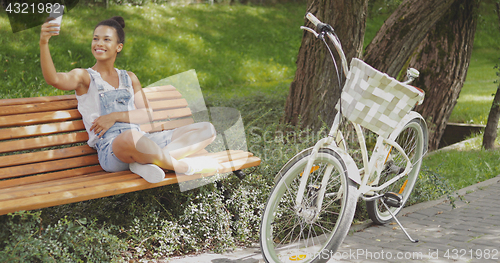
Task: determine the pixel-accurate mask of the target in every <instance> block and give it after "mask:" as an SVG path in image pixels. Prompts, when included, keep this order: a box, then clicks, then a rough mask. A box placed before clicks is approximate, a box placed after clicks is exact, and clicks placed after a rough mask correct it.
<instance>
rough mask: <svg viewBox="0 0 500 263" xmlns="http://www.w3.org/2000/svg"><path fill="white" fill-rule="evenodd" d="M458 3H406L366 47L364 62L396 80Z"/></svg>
mask: <svg viewBox="0 0 500 263" xmlns="http://www.w3.org/2000/svg"><path fill="white" fill-rule="evenodd" d="M453 2H455V0H404V1H403V3H401V5H399V6H398V8H397V9H396V10H395V11H394V12H393V13H392V15H391V16H390V17H389V18H388V19H387V20H386V21H385V22H384V24H383V25H382V27H381V28H380V30H379V31H378V32H377V35H376V36H375V37H374V38H373V40H372V41H371V42H370V44H369V45H368V46H367V47H366V52H365V55H364V61H365V62H366V63H368V64H370V65H371V66H372V67H374V68H376V69H378V70H380V71H382V72H385V73H387V74H388V75H390V76H393V77H397V76H398V74H399V72H400V71H401V69H402V68H403V66H404V65H405V63H407V62H408V58H410V56H411V55H412V54H413V51H414V50H415V49H416V48H417V47H418V45H419V44H420V42H421V41H422V40H423V39H424V37H425V35H426V34H427V32H429V30H431V29H432V28H433V26H434V24H435V23H436V22H437V21H438V20H439V19H440V18H441V17H442V16H443V15H444V14H445V13H446V11H448V10H449V8H450V6H451V5H452V4H453Z"/></svg>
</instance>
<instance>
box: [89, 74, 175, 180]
mask: <svg viewBox="0 0 500 263" xmlns="http://www.w3.org/2000/svg"><path fill="white" fill-rule="evenodd" d="M87 71H88V72H89V74H90V77H91V79H92V81H93V82H94V83H95V87H96V88H97V90H98V93H99V111H100V116H104V115H107V114H110V113H112V112H122V111H131V110H134V109H135V106H134V95H133V92H134V89H133V87H132V84H131V81H130V77H129V76H128V74H127V71H126V70H120V71H119V79H120V84H119V88H118V89H115V88H114V87H113V86H111V85H110V84H108V83H107V82H105V81H104V80H103V79H102V78H101V76H100V74H99V73H97V72H96V71H93V70H91V69H87ZM122 87H124V88H122ZM127 130H135V131H139V132H141V133H143V134H144V135H145V136H146V137H148V138H149V139H151V140H153V141H154V142H155V143H156V144H158V146H159V147H161V148H164V147H165V146H166V145H167V144H168V143H170V142H171V139H172V133H173V131H172V130H170V131H163V132H156V133H151V134H149V133H145V132H143V131H141V129H140V127H139V125H138V124H135V123H125V122H115V124H113V126H111V128H109V130H107V131H106V132H105V133H104V135H103V136H102V137H101V138H100V139H99V140H98V141H97V143H96V146H95V147H96V149H97V155H98V158H99V163H100V165H101V167H102V168H103V169H104V170H105V171H107V172H117V171H125V170H128V169H129V167H128V163H124V162H122V161H121V160H119V159H118V158H117V157H116V156H115V155H114V153H113V149H112V147H111V145H112V143H113V140H114V139H115V138H116V137H117V136H118V135H120V134H121V133H122V132H124V131H127Z"/></svg>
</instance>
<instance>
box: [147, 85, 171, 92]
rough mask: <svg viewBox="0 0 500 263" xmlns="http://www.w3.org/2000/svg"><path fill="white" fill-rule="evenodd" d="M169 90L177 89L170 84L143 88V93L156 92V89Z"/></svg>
mask: <svg viewBox="0 0 500 263" xmlns="http://www.w3.org/2000/svg"><path fill="white" fill-rule="evenodd" d="M171 90H177V89H176V88H175V87H174V86H172V85H165V86H156V87H147V88H143V91H144V93H149V92H158V91H171Z"/></svg>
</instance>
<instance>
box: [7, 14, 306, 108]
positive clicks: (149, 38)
mask: <svg viewBox="0 0 500 263" xmlns="http://www.w3.org/2000/svg"><path fill="white" fill-rule="evenodd" d="M304 10H305V5H303V4H290V5H280V6H276V7H256V6H242V5H236V6H228V5H211V6H209V5H190V6H160V5H145V6H139V7H134V6H116V5H113V6H111V7H110V8H109V9H98V8H96V9H91V8H88V7H82V6H78V7H76V8H74V9H72V10H71V11H70V12H68V13H67V14H65V16H64V20H63V24H62V29H61V34H60V35H59V36H57V37H53V38H52V39H51V40H50V48H51V52H52V56H53V60H54V63H55V66H56V69H57V70H58V71H62V72H64V71H69V70H71V69H73V68H76V67H82V68H87V67H91V66H93V65H94V63H95V60H94V58H93V56H92V54H91V52H90V41H91V34H92V30H93V26H94V25H95V24H97V23H98V22H99V21H100V20H102V19H105V18H109V17H111V16H114V15H121V16H123V17H124V19H125V22H126V27H125V31H126V40H125V47H124V50H123V52H122V54H121V55H120V56H119V57H118V59H117V61H116V67H117V68H125V69H127V70H130V71H132V72H134V73H135V74H136V75H137V76H138V77H139V79H140V80H141V83H142V85H143V86H144V87H145V86H147V85H149V84H151V83H154V82H156V81H159V80H161V79H163V78H166V77H169V76H171V75H175V74H177V73H181V72H184V71H187V70H190V69H195V70H196V71H197V75H198V79H199V81H200V85H201V87H202V89H203V92H204V93H206V94H207V95H210V94H216V95H217V96H223V97H226V98H228V99H229V98H231V97H233V96H236V95H237V96H246V95H249V94H251V93H253V92H254V91H256V90H258V91H260V92H264V93H275V92H277V91H281V92H282V94H286V91H287V85H288V83H290V82H291V80H292V78H293V76H294V74H295V59H296V53H297V50H298V48H299V46H300V39H301V36H302V35H301V32H300V30H299V29H298V28H299V26H300V25H301V23H302V21H303V19H302V16H303V13H304ZM39 30H40V27H36V28H32V29H29V30H25V31H22V32H19V33H16V34H13V33H12V32H11V31H10V26H9V23H8V18H7V16H6V13H1V14H0V35H1V38H0V45H1V46H2V49H1V52H0V67H1V68H2V69H4V70H2V72H0V79H2V80H3V81H2V83H1V84H0V95H1V96H2V97H3V98H15V97H31V96H41V95H55V94H61V93H63V92H61V91H58V90H55V89H54V88H53V87H50V86H48V85H47V84H45V83H44V81H43V78H42V74H41V69H40V66H39V49H38V39H39Z"/></svg>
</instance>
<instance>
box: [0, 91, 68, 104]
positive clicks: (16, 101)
mask: <svg viewBox="0 0 500 263" xmlns="http://www.w3.org/2000/svg"><path fill="white" fill-rule="evenodd" d="M73 99H76V96H75V95H74V94H73V95H60V96H44V97H31V98H16V99H3V100H0V106H8V105H23V104H26V103H42V102H53V101H61V100H73Z"/></svg>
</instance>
